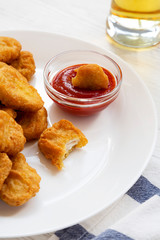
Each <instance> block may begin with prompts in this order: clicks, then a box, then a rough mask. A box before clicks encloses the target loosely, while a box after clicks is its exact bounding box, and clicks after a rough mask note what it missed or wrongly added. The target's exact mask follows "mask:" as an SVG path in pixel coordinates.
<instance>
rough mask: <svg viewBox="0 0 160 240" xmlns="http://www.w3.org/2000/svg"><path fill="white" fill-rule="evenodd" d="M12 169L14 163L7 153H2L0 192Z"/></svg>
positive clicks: (0, 156) (0, 155)
mask: <svg viewBox="0 0 160 240" xmlns="http://www.w3.org/2000/svg"><path fill="white" fill-rule="evenodd" d="M11 168H12V161H11V160H10V159H9V157H8V156H7V154H6V153H0V190H1V188H2V185H3V183H4V181H5V179H6V178H7V177H8V175H9V173H10V171H11Z"/></svg>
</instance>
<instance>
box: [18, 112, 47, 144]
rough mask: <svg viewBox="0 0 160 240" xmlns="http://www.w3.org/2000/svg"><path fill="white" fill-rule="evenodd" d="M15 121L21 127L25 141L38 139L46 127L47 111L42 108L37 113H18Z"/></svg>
mask: <svg viewBox="0 0 160 240" xmlns="http://www.w3.org/2000/svg"><path fill="white" fill-rule="evenodd" d="M16 121H17V123H18V124H20V125H21V126H22V128H23V133H24V136H25V137H26V140H27V141H30V140H34V139H39V137H40V135H41V133H42V132H43V131H44V130H45V129H46V128H47V125H48V122H47V111H46V109H45V107H42V108H41V109H40V110H38V111H37V112H24V113H23V112H18V116H17V119H16Z"/></svg>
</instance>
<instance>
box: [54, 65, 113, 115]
mask: <svg viewBox="0 0 160 240" xmlns="http://www.w3.org/2000/svg"><path fill="white" fill-rule="evenodd" d="M82 65H84V64H78V65H73V66H69V67H67V68H65V69H63V70H61V71H60V72H58V73H57V74H56V75H55V76H54V77H53V80H52V82H51V86H52V87H53V88H54V89H55V90H57V91H58V92H60V93H63V94H65V95H66V96H68V97H74V98H95V97H99V96H103V95H105V94H107V93H110V92H111V91H112V90H113V89H114V88H115V86H116V80H115V78H114V76H113V75H112V73H111V72H109V71H108V70H107V69H105V68H102V69H103V71H104V73H105V74H106V75H107V76H108V80H109V83H108V88H107V89H100V90H89V89H83V88H78V87H74V86H73V85H72V78H73V77H75V76H76V72H75V69H77V68H78V67H80V66H82ZM113 100H114V99H112V100H111V101H109V102H107V103H104V104H102V105H99V106H93V107H89V108H80V107H71V106H66V105H65V106H64V105H62V104H60V103H58V102H56V101H55V100H54V101H55V102H56V103H57V104H58V105H59V106H60V107H62V108H63V109H65V110H68V111H71V112H72V113H75V114H76V113H77V114H78V115H90V114H93V113H95V112H97V111H100V110H102V109H104V108H105V107H106V106H107V105H108V104H110V103H111V102H112V101H113Z"/></svg>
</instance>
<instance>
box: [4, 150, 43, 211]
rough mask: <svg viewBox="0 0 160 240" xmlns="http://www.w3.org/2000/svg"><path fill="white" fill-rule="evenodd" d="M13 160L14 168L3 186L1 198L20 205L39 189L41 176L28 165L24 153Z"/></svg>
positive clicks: (11, 203) (12, 204)
mask: <svg viewBox="0 0 160 240" xmlns="http://www.w3.org/2000/svg"><path fill="white" fill-rule="evenodd" d="M11 160H12V162H13V165H12V169H11V171H10V174H9V176H8V177H7V179H6V180H5V182H4V184H3V186H2V189H1V192H0V198H1V199H2V200H3V201H4V202H6V203H7V204H9V205H11V206H20V205H23V204H24V203H26V202H27V201H28V200H29V199H30V198H32V197H34V196H35V195H36V193H37V192H38V191H39V189H40V181H41V177H40V176H39V175H38V173H37V172H36V170H35V169H34V168H32V167H30V166H29V165H28V163H27V162H26V159H25V157H24V155H23V154H22V153H18V154H17V155H16V156H15V157H13V158H11Z"/></svg>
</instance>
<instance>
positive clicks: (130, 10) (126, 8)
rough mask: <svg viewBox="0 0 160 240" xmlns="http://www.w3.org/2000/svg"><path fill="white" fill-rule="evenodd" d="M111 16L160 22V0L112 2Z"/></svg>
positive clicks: (122, 0) (119, 0)
mask: <svg viewBox="0 0 160 240" xmlns="http://www.w3.org/2000/svg"><path fill="white" fill-rule="evenodd" d="M111 14H113V15H116V16H119V17H123V18H135V19H146V20H154V21H155V20H160V0H112V4H111Z"/></svg>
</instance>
